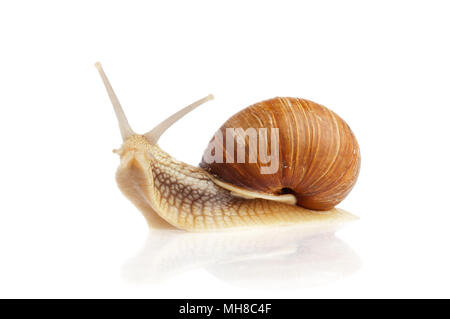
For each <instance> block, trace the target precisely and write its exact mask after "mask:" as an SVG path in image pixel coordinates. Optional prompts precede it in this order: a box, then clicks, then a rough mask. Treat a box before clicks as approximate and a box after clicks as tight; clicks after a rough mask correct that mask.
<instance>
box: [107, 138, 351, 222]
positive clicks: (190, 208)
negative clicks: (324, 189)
mask: <svg viewBox="0 0 450 319" xmlns="http://www.w3.org/2000/svg"><path fill="white" fill-rule="evenodd" d="M117 153H119V154H120V157H121V164H120V167H119V169H118V171H117V175H116V179H117V183H118V185H119V187H120V189H121V190H122V192H123V193H124V194H125V195H126V196H127V197H128V198H129V199H130V200H131V201H132V202H133V203H134V204H135V205H136V206H137V207H138V208H139V209H140V210H141V211H142V212H143V214H144V216H145V217H146V218H147V221H148V223H149V224H150V225H152V226H156V227H158V226H159V227H164V226H168V224H170V225H172V226H175V227H176V228H180V229H185V230H190V231H210V230H217V229H226V228H232V227H253V226H264V225H287V224H292V223H298V222H302V223H309V224H311V225H316V224H317V223H318V222H332V221H334V222H336V221H343V220H348V219H353V218H354V217H353V215H351V214H349V213H347V212H345V211H343V210H340V209H332V210H329V211H321V212H318V211H312V210H308V209H304V208H301V207H299V206H292V205H287V204H283V203H279V202H276V201H270V200H265V199H244V198H241V197H237V196H235V195H233V194H231V193H230V192H229V191H228V190H225V189H223V188H221V187H219V186H217V185H216V184H215V183H214V182H213V181H212V180H211V179H210V178H209V175H208V174H207V173H206V172H205V171H203V169H201V168H199V167H194V166H191V165H187V164H185V163H182V162H179V161H177V160H175V159H174V158H172V157H171V156H170V155H168V154H167V153H165V152H164V151H162V150H161V149H160V148H159V147H158V146H157V145H151V144H150V143H149V142H148V141H147V140H146V138H145V137H144V136H141V135H133V136H131V137H130V138H129V139H127V140H126V141H125V142H124V144H123V145H122V148H121V149H120V150H119V151H117Z"/></svg>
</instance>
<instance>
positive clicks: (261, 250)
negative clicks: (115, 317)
mask: <svg viewBox="0 0 450 319" xmlns="http://www.w3.org/2000/svg"><path fill="white" fill-rule="evenodd" d="M198 267H202V268H204V269H206V270H207V271H208V272H210V273H211V274H213V275H214V276H216V277H218V278H220V279H222V280H224V281H227V282H229V283H233V284H235V285H238V286H245V287H255V288H256V287H257V288H270V289H273V288H282V289H284V288H299V287H305V286H314V285H320V284H324V283H328V282H331V281H335V280H338V279H340V278H343V277H345V276H347V275H349V274H351V273H353V272H355V271H356V270H357V269H358V268H359V267H360V259H359V257H358V255H357V254H356V253H355V252H354V251H353V250H352V249H351V248H350V247H349V246H348V245H347V244H346V243H345V242H344V241H342V240H341V239H339V238H338V237H336V236H335V229H321V230H318V229H314V228H310V227H309V228H304V227H301V226H289V227H277V228H270V229H261V230H254V231H233V232H219V233H187V232H183V231H177V230H152V231H151V233H150V234H149V237H148V239H147V241H146V243H145V245H144V247H143V248H142V250H141V251H140V252H139V253H138V255H137V256H136V257H134V258H132V259H131V260H129V261H128V262H127V263H126V264H125V265H124V267H123V270H122V271H123V276H124V277H125V279H126V280H129V281H133V282H147V283H156V282H163V281H165V280H167V279H169V278H170V277H172V276H174V275H177V274H180V273H182V272H185V271H187V270H190V269H195V268H198Z"/></svg>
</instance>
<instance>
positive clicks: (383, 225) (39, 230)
mask: <svg viewBox="0 0 450 319" xmlns="http://www.w3.org/2000/svg"><path fill="white" fill-rule="evenodd" d="M449 14H450V7H449V5H448V4H447V3H446V2H445V1H371V2H368V1H310V2H308V3H304V2H300V1H292V2H286V1H272V2H265V1H254V2H252V1H245V2H244V1H220V2H219V1H178V2H175V1H164V2H163V1H159V2H156V1H155V2H150V1H76V2H67V1H2V2H1V4H0V133H1V140H2V145H1V148H0V152H1V166H0V187H1V189H0V190H1V200H0V297H150V298H169V297H182V298H195V297H225V298H226V297H268V298H271V297H276V298H278V297H287V298H300V297H388V298H389V297H450V291H449V285H450V276H449V269H450V255H449V248H448V246H449V243H450V232H449V223H450V214H449V213H450V209H449V205H448V198H449V194H448V191H449V180H450V174H449V168H448V167H449V161H450V156H449V150H448V146H449V143H448V137H449V124H448V123H449V118H448V116H449V109H450V94H449V93H450V91H449V88H450V58H449V57H450V42H449V31H450V19H449ZM97 60H100V61H102V63H103V66H104V68H105V71H106V73H107V74H108V75H109V78H110V80H111V82H112V84H113V86H114V88H115V89H116V91H117V94H118V96H119V98H120V100H121V102H122V104H123V106H124V107H125V110H126V112H127V114H128V117H129V120H130V123H131V124H132V126H133V128H134V129H135V130H136V131H137V132H145V131H147V130H149V129H150V128H152V127H153V126H154V125H156V124H157V123H158V122H159V121H161V120H163V119H164V118H165V117H166V116H168V115H170V114H171V113H173V112H175V111H176V110H178V109H179V108H180V107H183V106H185V105H187V104H189V103H191V102H193V101H194V100H196V99H198V98H201V97H203V96H205V95H207V94H209V93H214V95H215V97H216V99H215V100H214V101H213V102H209V103H208V104H207V105H204V106H202V107H201V108H199V109H198V110H196V111H195V112H193V113H192V114H189V115H188V116H187V117H186V118H185V119H183V120H182V121H180V122H179V123H177V124H176V125H175V126H174V127H173V128H172V129H171V130H170V131H169V132H168V133H166V134H165V135H164V137H163V138H162V139H161V142H160V145H161V147H162V148H163V149H165V150H166V151H168V152H169V153H170V154H172V155H173V156H175V157H176V158H178V159H180V160H183V161H185V162H187V163H190V164H194V165H196V164H197V163H198V162H199V161H200V159H201V154H202V153H203V150H204V148H205V147H206V145H207V142H208V141H209V139H210V138H211V136H212V134H213V133H214V131H215V130H216V129H217V128H218V127H219V126H220V125H221V124H222V123H223V122H224V121H225V120H226V119H227V118H228V117H229V116H230V115H232V114H233V113H235V112H237V111H239V110H240V109H242V108H244V107H245V106H248V105H250V104H252V103H255V102H257V101H260V100H263V99H267V98H271V97H274V96H295V97H303V98H308V99H311V100H313V101H316V102H318V103H321V104H324V105H326V106H328V107H329V108H331V109H332V110H334V111H335V112H336V113H338V114H339V115H340V116H341V117H343V118H344V119H345V120H346V121H347V122H348V123H349V125H350V126H351V128H352V129H353V131H354V133H355V135H356V137H357V138H358V141H359V144H360V147H361V153H362V168H361V174H360V177H359V180H358V183H357V185H356V186H355V188H354V190H353V191H352V193H351V194H350V195H349V196H348V197H347V199H346V200H345V201H343V202H342V203H341V204H340V206H339V207H341V208H344V209H346V210H348V211H350V212H352V213H353V214H355V215H357V216H359V217H360V220H359V221H357V222H355V223H352V224H350V225H348V226H347V227H345V228H344V229H342V230H340V231H339V232H338V233H337V234H336V237H333V236H331V237H329V238H328V237H327V238H320V239H317V238H316V239H313V240H304V239H302V238H300V237H301V236H298V234H297V235H292V234H290V235H288V236H285V235H284V233H283V232H284V229H278V230H272V231H271V232H269V233H267V234H260V233H259V234H257V233H256V232H255V233H252V232H244V233H236V234H234V235H233V236H235V237H233V238H232V239H229V238H228V239H227V238H224V236H225V235H223V234H210V235H205V236H204V237H198V236H199V235H196V234H186V233H176V234H172V233H161V232H154V231H153V232H152V231H150V230H149V228H148V226H147V224H146V222H145V220H144V218H143V217H142V216H141V214H140V213H139V211H138V210H137V209H136V208H135V207H134V206H133V205H132V204H131V203H130V202H129V201H128V200H127V199H126V198H125V197H124V196H123V195H122V194H121V193H120V191H119V189H118V188H117V186H116V184H115V180H114V173H115V169H116V167H117V165H118V163H119V158H118V157H117V155H115V154H113V153H112V152H111V150H112V149H113V148H118V147H119V146H120V142H121V139H120V134H119V130H118V128H117V124H116V119H115V118H114V114H113V111H112V108H111V106H110V103H109V101H108V99H107V95H106V93H105V90H104V88H103V84H102V83H101V81H100V78H99V76H98V73H97V71H96V70H95V68H94V63H95V62H96V61H97ZM227 236H229V235H227ZM252 247H256V248H254V250H252V249H253V248H252Z"/></svg>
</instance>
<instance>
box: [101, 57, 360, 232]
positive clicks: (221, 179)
mask: <svg viewBox="0 0 450 319" xmlns="http://www.w3.org/2000/svg"><path fill="white" fill-rule="evenodd" d="M96 67H97V68H98V70H99V72H100V75H101V77H102V79H103V81H104V83H105V86H106V88H107V92H108V94H109V97H110V99H111V101H112V104H113V107H114V110H115V113H116V116H117V118H118V121H119V127H120V130H121V134H122V138H123V140H124V142H123V145H122V147H121V148H120V149H119V150H117V151H115V152H116V153H118V154H119V155H120V159H121V162H120V166H119V168H118V170H117V173H116V181H117V183H118V186H119V188H120V189H121V191H122V193H123V194H124V195H125V196H126V197H127V198H128V199H129V200H130V201H131V202H133V203H134V204H135V205H136V206H137V207H138V208H139V209H140V210H141V211H142V213H143V214H144V216H145V217H146V219H147V222H148V223H149V224H150V225H151V226H152V227H160V228H161V227H162V228H167V227H176V228H180V229H184V230H189V231H211V230H218V229H227V228H234V227H254V226H266V225H286V224H292V223H305V224H307V223H311V224H316V223H321V222H322V223H332V222H341V221H345V220H351V219H354V218H355V217H354V216H353V215H351V214H349V213H347V212H345V211H343V210H341V209H337V208H334V206H335V205H336V204H337V203H338V202H340V201H341V200H342V199H343V198H344V197H345V196H346V195H347V194H348V192H349V191H350V190H351V188H352V187H353V185H354V183H355V181H356V177H357V174H358V171H359V161H360V159H359V158H360V157H359V148H358V145H357V143H356V139H354V136H353V134H352V133H351V131H350V129H349V128H348V126H347V125H346V124H345V122H343V121H342V120H341V119H340V118H339V117H337V115H335V114H334V113H332V112H331V111H329V110H328V109H326V108H325V107H323V106H320V105H318V104H315V103H313V102H309V101H306V100H301V99H292V98H275V99H272V100H268V101H265V102H261V103H259V105H258V104H255V105H253V106H251V107H249V108H247V109H245V110H243V111H241V112H239V113H237V114H236V115H235V116H233V117H231V118H230V119H229V120H228V121H227V122H226V123H225V124H224V125H223V126H222V127H221V128H220V129H219V131H220V130H224V129H225V128H226V127H227V125H231V124H232V125H234V124H239V125H235V126H232V127H242V128H249V127H252V126H251V125H255V124H258V123H256V122H255V121H261V120H263V117H264V116H270V114H272V115H277V116H278V119H277V121H275V120H274V119H275V118H273V119H272V121H271V122H270V123H271V125H270V126H269V127H270V128H278V126H277V125H281V126H282V127H283V128H282V129H280V131H279V133H280V134H279V137H280V140H279V141H280V143H288V144H289V145H293V146H294V148H295V151H287V149H288V146H280V161H279V167H275V168H276V172H275V173H273V174H263V175H259V174H257V168H260V167H261V164H262V162H264V161H263V160H262V159H260V158H258V159H257V161H256V163H247V164H246V163H236V162H233V163H229V162H224V163H214V162H213V163H211V162H208V161H206V160H205V154H206V151H205V154H204V156H203V159H202V162H201V163H200V167H195V166H192V165H188V164H185V163H183V162H180V161H178V160H176V159H174V158H173V157H172V156H170V155H169V154H167V153H166V152H164V151H163V150H162V149H161V148H160V147H159V146H158V145H157V141H158V139H159V137H160V136H161V135H162V134H163V133H164V131H165V130H167V129H168V128H169V127H170V126H171V125H172V124H173V123H175V122H176V121H177V120H178V119H180V118H182V117H183V116H184V115H185V114H187V113H188V112H190V111H192V110H193V109H195V108H196V107H198V106H199V105H201V104H203V103H204V102H206V101H208V100H210V99H212V96H207V97H206V98H204V99H201V100H199V101H197V102H195V103H193V104H191V105H189V106H187V107H186V108H184V109H182V110H180V111H179V112H177V113H175V114H174V115H172V116H171V117H169V118H168V119H166V120H165V121H163V122H162V123H161V124H159V125H158V126H156V127H155V128H154V129H152V130H151V131H149V132H148V133H146V134H143V135H139V134H136V133H134V132H133V131H132V129H131V127H130V126H129V124H128V121H127V119H126V117H125V114H124V112H123V110H122V108H121V106H120V103H119V101H118V99H117V97H116V95H115V94H114V91H113V90H112V88H111V85H110V83H109V81H108V79H107V77H106V75H105V73H104V72H103V69H102V68H101V65H100V64H99V63H97V64H96ZM293 104H294V105H295V106H294V107H292V105H293ZM289 105H291V106H289ZM289 107H291V110H290V111H289ZM299 111H301V112H303V114H304V116H305V118H303V119H302V118H301V115H298V113H299ZM255 112H256V113H255ZM289 112H290V113H294V115H292V114H290V115H289ZM283 113H286V114H284V115H283ZM249 114H253V115H251V116H253V117H254V118H255V120H254V121H253V122H252V121H251V120H250V118H249V116H250V115H249ZM255 114H256V115H255ZM297 115H298V116H297ZM319 118H320V119H319ZM243 119H248V121H246V120H243ZM305 119H308V123H306V124H305V122H304V121H305ZM312 119H314V121H316V124H312V121H311V120H312ZM289 121H297V122H298V124H297V126H295V127H294V126H293V125H292V123H291V126H290V128H288V127H287V126H286V127H285V125H286V124H287V122H289ZM321 121H324V124H323V123H321ZM285 122H286V123H285ZM302 123H303V124H302ZM329 123H334V124H333V125H331V126H330V124H329ZM263 125H264V123H263V122H259V125H255V126H253V127H256V128H262V127H264V126H263ZM308 125H310V126H308ZM314 125H315V126H314ZM308 127H310V128H312V130H313V132H314V133H311V134H310V135H306V136H307V137H303V139H302V140H301V137H300V135H301V134H302V133H303V132H307V131H308ZM289 130H291V131H289ZM295 130H296V131H295ZM294 131H295V132H294ZM310 132H311V130H310ZM336 132H337V134H338V136H337V137H336V136H334V133H336ZM289 136H291V137H293V138H289ZM320 139H322V142H320ZM346 139H349V140H351V141H347V140H346ZM265 141H267V140H265ZM325 141H328V142H325ZM225 142H226V141H225ZM269 143H273V141H270V142H269ZM308 143H309V144H308ZM314 143H318V146H317V145H316V146H314V147H313V145H315V144H314ZM321 143H322V144H321ZM336 143H337V144H338V146H339V147H338V150H337V151H336V150H334V149H333V147H332V145H333V144H336ZM288 144H281V145H288ZM305 145H309V147H310V148H307V152H306V154H305V153H302V148H303V147H304V146H305ZM216 146H219V147H220V145H216ZM245 147H246V148H249V147H251V145H250V144H249V145H245ZM219 151H222V150H219V148H216V149H215V152H219ZM223 151H224V152H225V148H224V150H223ZM302 154H303V155H302ZM224 155H225V156H227V155H228V157H229V155H230V154H224ZM302 156H303V157H302ZM319 157H320V159H321V160H320V161H319V162H318V163H316V162H315V161H316V160H317V158H319ZM342 158H345V163H338V161H339V159H342ZM289 159H291V162H287V161H288V160H289ZM300 159H301V160H300ZM287 163H288V164H287ZM296 163H299V164H300V165H296ZM219 164H222V165H219ZM307 165H309V166H307ZM314 166H316V168H314ZM308 167H309V168H314V170H315V172H316V173H315V174H313V173H311V172H308ZM317 168H319V170H317ZM243 170H244V171H243ZM245 170H248V172H245ZM299 172H300V173H301V176H302V178H296V174H298V173H299ZM264 180H265V181H264ZM252 181H253V183H254V184H252ZM287 181H290V182H289V183H287ZM296 184H298V185H299V186H298V187H297V185H296ZM252 185H253V186H252Z"/></svg>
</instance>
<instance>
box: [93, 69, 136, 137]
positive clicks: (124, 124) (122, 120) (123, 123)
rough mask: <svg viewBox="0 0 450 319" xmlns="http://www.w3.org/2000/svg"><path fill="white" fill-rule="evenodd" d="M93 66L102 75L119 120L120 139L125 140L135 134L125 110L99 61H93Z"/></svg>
mask: <svg viewBox="0 0 450 319" xmlns="http://www.w3.org/2000/svg"><path fill="white" fill-rule="evenodd" d="M95 67H96V68H97V70H98V72H99V73H100V76H101V77H102V80H103V83H104V84H105V88H106V92H108V95H109V99H110V100H111V103H112V105H113V107H114V112H115V113H116V117H117V120H118V121H119V128H120V134H121V135H122V139H123V140H124V141H125V140H126V139H128V138H129V137H130V136H131V135H133V134H135V133H134V132H133V130H132V129H131V126H130V124H129V123H128V120H127V117H126V116H125V112H124V111H123V109H122V106H121V105H120V102H119V99H118V98H117V96H116V94H115V93H114V90H113V88H112V86H111V83H109V80H108V78H107V77H106V74H105V72H104V71H103V68H102V65H101V64H100V62H97V63H95Z"/></svg>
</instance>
